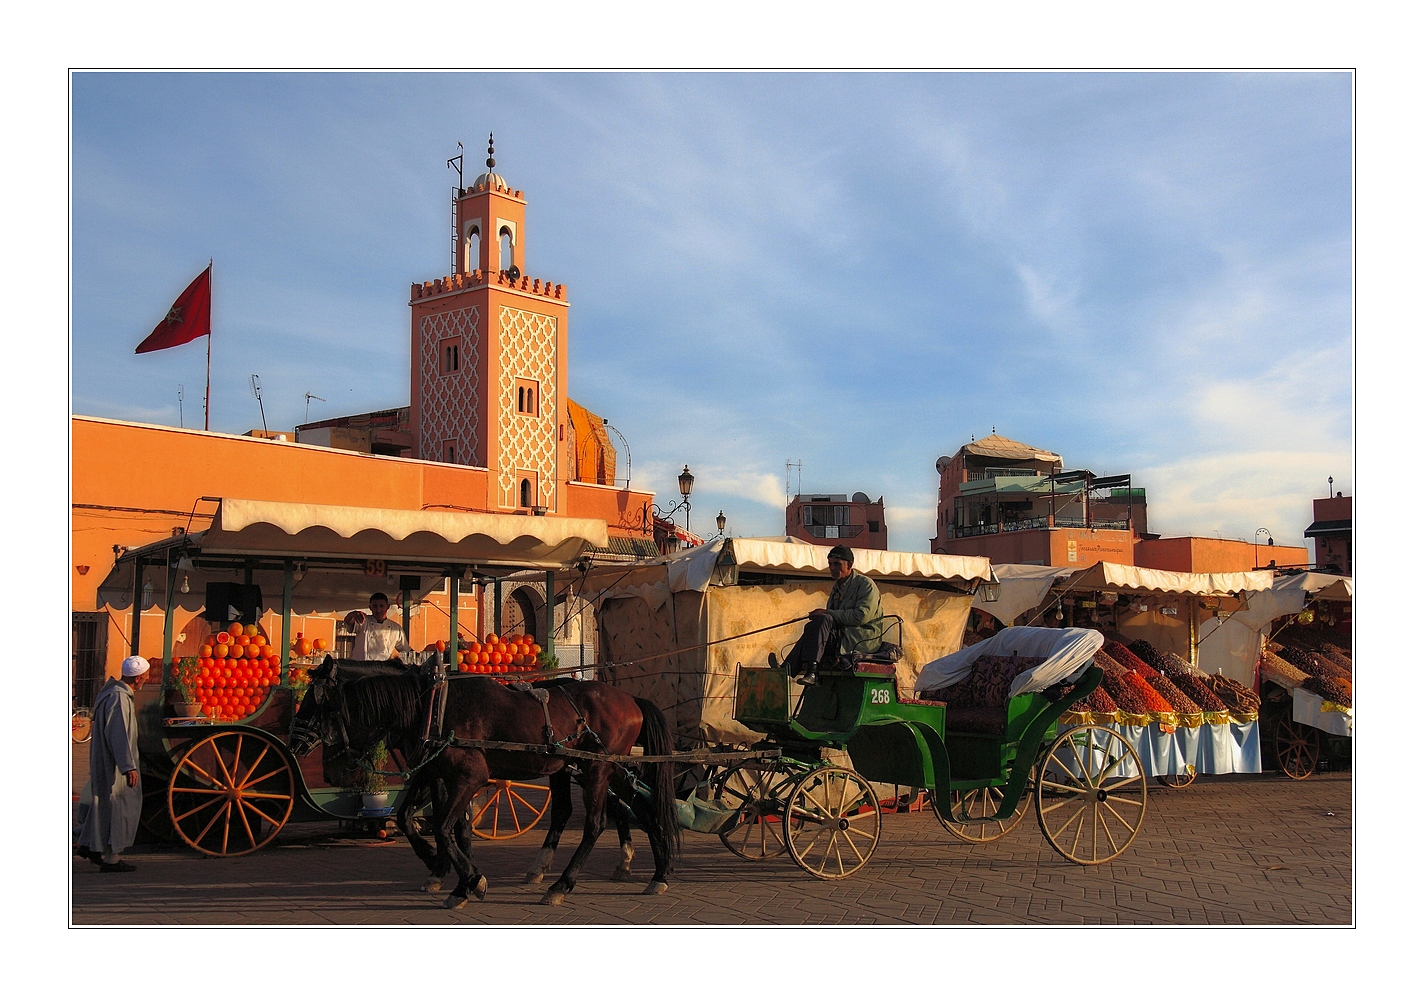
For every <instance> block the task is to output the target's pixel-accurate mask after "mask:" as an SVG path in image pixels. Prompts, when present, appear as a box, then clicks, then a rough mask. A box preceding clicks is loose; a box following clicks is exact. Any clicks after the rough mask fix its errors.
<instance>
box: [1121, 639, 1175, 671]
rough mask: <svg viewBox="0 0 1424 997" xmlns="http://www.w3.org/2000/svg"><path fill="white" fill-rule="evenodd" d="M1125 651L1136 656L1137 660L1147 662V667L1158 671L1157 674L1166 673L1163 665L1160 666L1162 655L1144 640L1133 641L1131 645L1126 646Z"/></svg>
mask: <svg viewBox="0 0 1424 997" xmlns="http://www.w3.org/2000/svg"><path fill="white" fill-rule="evenodd" d="M1127 649H1128V650H1129V651H1131V652H1132V653H1133V654H1135V655H1137V656H1138V657H1139V658H1141V659H1142V660H1143V661H1145V662H1147V663H1148V664H1149V665H1151V666H1152V667H1153V668H1155V669H1156V670H1157V671H1159V672H1162V671H1166V668H1165V667H1163V664H1162V654H1161V652H1160V651H1158V650H1157V649H1156V648H1155V647H1153V646H1152V645H1151V644H1149V643H1147V641H1145V640H1135V641H1133V642H1132V643H1131V644H1129V645H1127Z"/></svg>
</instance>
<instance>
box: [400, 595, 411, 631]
mask: <svg viewBox="0 0 1424 997" xmlns="http://www.w3.org/2000/svg"><path fill="white" fill-rule="evenodd" d="M401 629H402V630H404V631H405V642H406V643H407V644H409V643H410V589H408V588H402V589H401Z"/></svg>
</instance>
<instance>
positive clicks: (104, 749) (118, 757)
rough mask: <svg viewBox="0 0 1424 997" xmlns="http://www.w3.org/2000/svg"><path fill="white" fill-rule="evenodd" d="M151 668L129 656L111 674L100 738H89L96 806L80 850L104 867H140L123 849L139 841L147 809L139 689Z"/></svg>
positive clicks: (100, 705) (100, 708)
mask: <svg viewBox="0 0 1424 997" xmlns="http://www.w3.org/2000/svg"><path fill="white" fill-rule="evenodd" d="M148 669H149V665H148V662H147V661H145V660H144V659H143V658H140V657H139V656H138V655H133V656H132V657H128V658H125V659H124V663H123V666H122V668H121V673H122V677H121V678H116V679H109V681H108V682H106V683H104V687H103V688H102V689H100V690H99V695H97V696H96V697H94V739H93V740H92V741H91V742H90V743H89V784H90V787H91V788H92V789H93V791H94V806H93V807H92V808H91V809H90V811H89V816H88V818H87V819H86V820H85V821H84V829H83V830H82V831H80V832H79V854H80V855H82V856H83V857H85V858H87V859H88V860H89V861H91V862H93V863H94V864H95V865H97V866H98V867H99V871H100V872H133V871H134V868H135V867H134V866H132V865H130V864H129V863H127V862H125V861H124V860H123V859H121V858H119V854H120V853H121V852H122V851H123V850H124V849H125V848H128V847H129V846H130V845H132V844H133V841H134V836H135V835H136V834H137V833H138V818H139V814H140V812H142V810H143V784H142V782H141V781H140V779H139V771H138V723H137V722H136V720H135V715H134V692H136V691H137V690H139V689H142V688H143V686H144V683H145V682H147V681H148Z"/></svg>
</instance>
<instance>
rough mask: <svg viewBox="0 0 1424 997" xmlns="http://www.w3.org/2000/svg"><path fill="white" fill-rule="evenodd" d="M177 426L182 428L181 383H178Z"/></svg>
mask: <svg viewBox="0 0 1424 997" xmlns="http://www.w3.org/2000/svg"><path fill="white" fill-rule="evenodd" d="M178 428H179V429H182V428H183V385H181V384H180V385H178Z"/></svg>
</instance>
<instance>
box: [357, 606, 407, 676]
mask: <svg viewBox="0 0 1424 997" xmlns="http://www.w3.org/2000/svg"><path fill="white" fill-rule="evenodd" d="M390 608H391V601H390V600H389V599H387V598H386V593H384V592H372V593H371V615H370V616H367V615H366V614H365V613H363V612H361V611H360V610H359V609H355V610H352V611H351V612H349V613H347V614H346V625H347V626H349V627H351V628H352V629H353V630H355V631H356V646H355V648H354V649H353V650H352V652H351V654H352V657H353V659H354V660H356V661H386V660H388V659H390V658H393V657H395V656H396V653H397V652H398V651H409V650H410V645H409V644H407V643H406V639H405V630H404V629H402V628H401V625H400V624H399V623H397V622H396V621H395V620H388V619H386V610H388V609H390Z"/></svg>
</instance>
